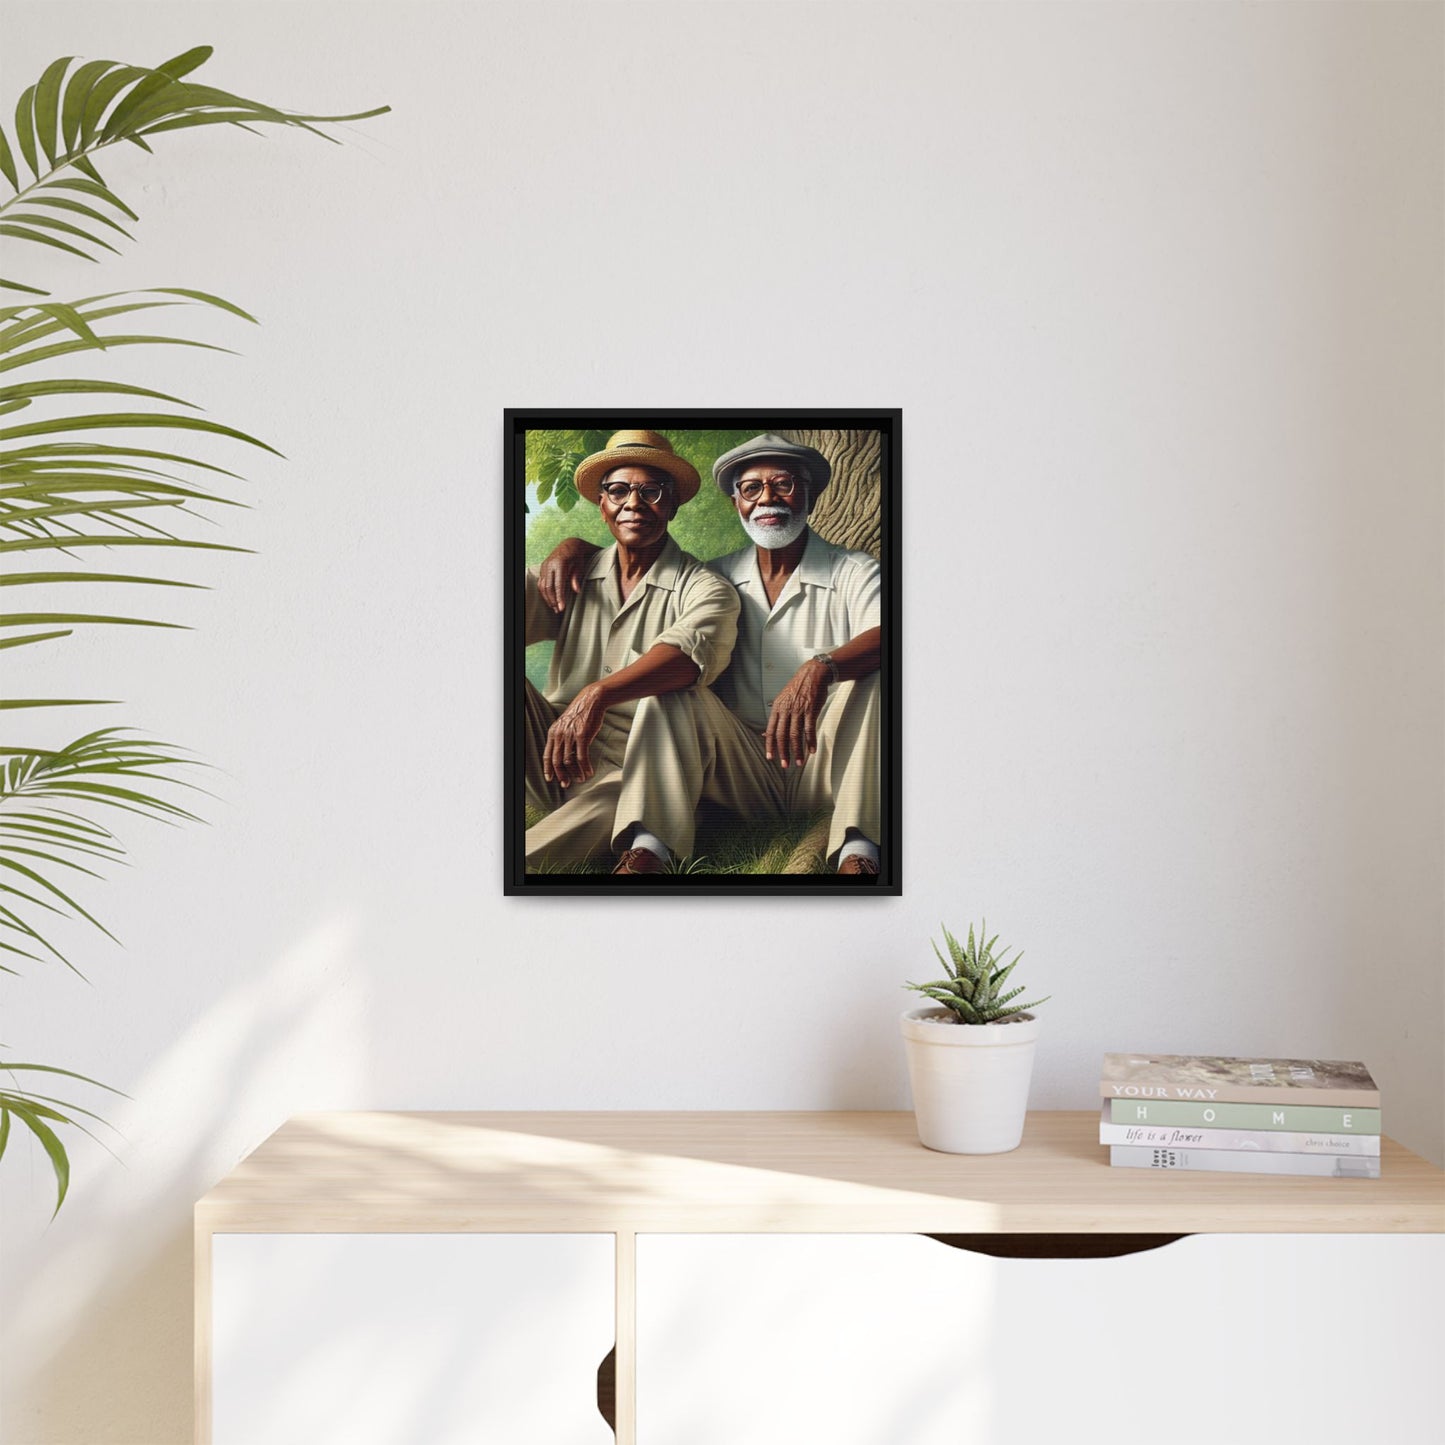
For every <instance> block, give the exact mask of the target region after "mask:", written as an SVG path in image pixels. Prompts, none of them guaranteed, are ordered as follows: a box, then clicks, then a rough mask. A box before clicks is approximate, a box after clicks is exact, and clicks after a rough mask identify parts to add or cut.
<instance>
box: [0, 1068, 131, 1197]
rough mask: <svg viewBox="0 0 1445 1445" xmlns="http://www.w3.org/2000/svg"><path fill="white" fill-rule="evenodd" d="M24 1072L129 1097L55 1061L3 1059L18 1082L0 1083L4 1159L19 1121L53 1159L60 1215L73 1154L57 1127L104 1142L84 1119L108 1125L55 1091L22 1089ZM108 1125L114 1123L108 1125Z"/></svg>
mask: <svg viewBox="0 0 1445 1445" xmlns="http://www.w3.org/2000/svg"><path fill="white" fill-rule="evenodd" d="M22 1073H24V1074H27V1075H28V1074H31V1073H40V1074H45V1075H48V1076H50V1077H53V1078H61V1079H72V1080H76V1081H78V1082H79V1083H82V1084H89V1085H90V1086H91V1087H92V1088H96V1089H104V1090H106V1092H107V1093H111V1094H117V1095H119V1096H120V1097H122V1098H124V1097H125V1096H124V1095H123V1094H121V1091H120V1090H119V1089H113V1088H111V1087H110V1085H109V1084H102V1083H100V1082H98V1081H97V1080H95V1079H91V1078H87V1077H86V1076H85V1075H84V1074H77V1073H76V1072H74V1070H72V1069H58V1068H55V1067H54V1066H53V1065H51V1064H32V1063H19V1062H16V1061H13V1060H3V1061H0V1075H9V1077H10V1079H11V1080H13V1081H14V1082H13V1083H12V1084H10V1085H9V1086H0V1159H3V1158H4V1157H5V1151H6V1149H7V1148H8V1147H9V1145H10V1142H11V1138H12V1133H13V1131H12V1128H11V1124H12V1121H13V1120H19V1122H20V1123H21V1124H22V1125H24V1127H25V1128H26V1129H27V1130H28V1131H29V1132H30V1133H31V1134H32V1135H33V1136H34V1137H35V1139H36V1141H37V1142H38V1143H39V1144H40V1147H41V1148H42V1149H43V1150H44V1151H45V1156H46V1158H47V1159H48V1160H49V1162H50V1168H51V1172H52V1173H53V1174H54V1175H55V1195H56V1198H55V1213H56V1214H59V1212H60V1206H61V1205H62V1204H64V1203H65V1196H66V1194H67V1192H68V1191H69V1189H70V1155H69V1153H68V1151H67V1150H66V1147H65V1144H64V1142H63V1141H62V1140H61V1138H60V1136H59V1134H58V1133H57V1132H56V1128H57V1126H58V1127H61V1128H72V1129H79V1130H80V1131H81V1133H83V1134H87V1135H89V1136H90V1138H92V1139H96V1140H97V1142H98V1143H101V1144H102V1145H103V1144H104V1141H103V1140H99V1139H97V1136H96V1135H95V1134H94V1133H93V1132H92V1131H91V1130H90V1128H89V1127H88V1126H87V1125H86V1124H84V1123H83V1122H82V1120H84V1119H89V1120H91V1121H93V1122H95V1123H98V1124H105V1120H104V1119H102V1118H101V1116H100V1115H99V1114H97V1113H95V1112H94V1111H93V1110H91V1109H85V1108H82V1107H81V1106H80V1105H79V1104H75V1103H72V1102H70V1101H68V1100H66V1099H61V1098H57V1097H55V1096H54V1095H51V1094H42V1093H39V1092H37V1091H36V1090H34V1089H26V1088H22V1087H21V1086H20V1083H19V1080H18V1079H17V1078H16V1076H17V1075H19V1074H22ZM106 1127H107V1128H109V1127H110V1126H109V1125H106ZM52 1217H53V1216H52Z"/></svg>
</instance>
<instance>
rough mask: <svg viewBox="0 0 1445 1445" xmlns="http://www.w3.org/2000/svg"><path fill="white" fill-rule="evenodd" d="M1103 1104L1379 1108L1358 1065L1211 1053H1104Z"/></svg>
mask: <svg viewBox="0 0 1445 1445" xmlns="http://www.w3.org/2000/svg"><path fill="white" fill-rule="evenodd" d="M1099 1093H1100V1094H1101V1095H1102V1096H1103V1097H1104V1098H1106V1099H1195V1100H1206V1101H1212V1102H1218V1103H1223V1102H1233V1103H1238V1104H1245V1103H1255V1104H1340V1105H1350V1106H1353V1107H1354V1108H1356V1109H1378V1108H1379V1107H1380V1091H1379V1089H1377V1088H1376V1087H1375V1081H1374V1079H1372V1078H1371V1077H1370V1071H1369V1070H1368V1069H1367V1068H1366V1067H1365V1066H1364V1065H1363V1064H1360V1063H1347V1062H1344V1061H1343V1060H1340V1059H1226V1058H1220V1057H1217V1056H1215V1055H1212V1054H1105V1055H1104V1071H1103V1076H1102V1078H1101V1079H1100V1081H1099Z"/></svg>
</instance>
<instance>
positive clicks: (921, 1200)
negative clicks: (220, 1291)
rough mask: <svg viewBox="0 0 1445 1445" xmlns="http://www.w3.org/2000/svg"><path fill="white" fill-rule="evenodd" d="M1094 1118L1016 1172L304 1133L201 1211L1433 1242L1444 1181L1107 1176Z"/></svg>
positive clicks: (722, 1137) (611, 1116) (491, 1123)
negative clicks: (1420, 1238)
mask: <svg viewBox="0 0 1445 1445" xmlns="http://www.w3.org/2000/svg"><path fill="white" fill-rule="evenodd" d="M1098 1126H1099V1116H1098V1114H1097V1112H1086V1111H1080V1112H1060V1113H1046V1112H1041V1113H1033V1114H1030V1115H1029V1119H1028V1125H1027V1128H1026V1129H1025V1132H1024V1139H1023V1143H1022V1145H1021V1146H1020V1147H1019V1148H1018V1149H1016V1150H1014V1151H1012V1152H1010V1153H1007V1154H993V1155H953V1154H938V1153H934V1152H932V1151H931V1150H928V1149H925V1148H923V1147H922V1146H921V1145H920V1144H919V1142H918V1137H917V1134H916V1133H915V1130H914V1124H913V1116H912V1115H911V1114H910V1113H902V1112H898V1113H792V1112H789V1113H710V1112H696V1113H611V1112H607V1113H603V1112H598V1113H475V1114H474V1113H335V1114H308V1115H300V1116H298V1117H296V1118H294V1119H292V1120H290V1121H289V1122H288V1123H287V1124H285V1125H284V1126H282V1128H280V1129H278V1130H277V1131H276V1133H274V1134H273V1135H272V1136H271V1137H270V1138H269V1139H267V1140H266V1141H265V1143H263V1144H262V1145H261V1146H260V1147H259V1148H258V1149H256V1150H255V1152H254V1153H252V1154H250V1155H249V1156H247V1157H246V1158H245V1159H243V1160H242V1161H241V1162H240V1163H239V1164H238V1165H237V1166H236V1168H235V1169H234V1170H233V1171H232V1172H231V1173H230V1174H229V1175H227V1176H226V1178H225V1179H224V1180H222V1181H221V1183H220V1184H218V1185H217V1186H216V1187H215V1188H214V1189H212V1190H211V1191H210V1192H209V1193H208V1194H206V1195H205V1197H204V1198H203V1199H201V1201H200V1202H199V1204H198V1205H197V1206H196V1227H197V1229H198V1231H206V1232H213V1233H214V1232H223V1233H224V1232H248V1231H297V1232H311V1231H337V1232H366V1231H376V1232H389V1231H483V1232H490V1231H504V1230H518V1231H529V1230H538V1231H556V1232H571V1231H579V1232H581V1231H594V1230H595V1231H617V1232H620V1233H626V1234H636V1233H645V1232H648V1231H657V1232H713V1231H740V1232H756V1231H780V1232H787V1231H797V1232H808V1231H819V1232H846V1231H866V1232H873V1231H889V1232H900V1233H928V1234H943V1233H981V1234H1028V1233H1053V1234H1099V1233H1105V1234H1147V1233H1236V1234H1240V1233H1292V1234H1298V1233H1424V1232H1428V1233H1438V1232H1442V1231H1445V1174H1442V1173H1441V1171H1440V1170H1438V1169H1436V1168H1435V1167H1434V1166H1433V1165H1431V1164H1429V1163H1427V1162H1426V1161H1425V1160H1423V1159H1421V1158H1420V1157H1419V1155H1417V1154H1413V1153H1411V1152H1410V1151H1409V1150H1407V1149H1405V1148H1404V1147H1402V1146H1401V1145H1399V1144H1397V1143H1395V1142H1394V1141H1393V1140H1391V1139H1385V1140H1384V1141H1383V1143H1382V1154H1381V1165H1382V1168H1381V1174H1382V1177H1381V1178H1379V1179H1319V1178H1299V1177H1292V1176H1279V1175H1264V1174H1224V1173H1190V1172H1183V1171H1180V1172H1173V1171H1163V1170H1160V1171H1152V1170H1133V1169H1114V1168H1111V1167H1110V1166H1109V1163H1108V1150H1107V1148H1106V1147H1105V1146H1103V1145H1101V1144H1100V1143H1099V1142H1098Z"/></svg>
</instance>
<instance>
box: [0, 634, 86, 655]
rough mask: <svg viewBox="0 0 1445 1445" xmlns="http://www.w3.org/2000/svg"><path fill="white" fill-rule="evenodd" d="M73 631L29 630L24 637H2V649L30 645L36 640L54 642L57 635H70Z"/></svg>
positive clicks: (0, 646)
mask: <svg viewBox="0 0 1445 1445" xmlns="http://www.w3.org/2000/svg"><path fill="white" fill-rule="evenodd" d="M70 636H72V633H71V632H70V631H69V630H68V629H67V630H66V631H64V632H28V633H26V634H25V635H24V636H23V637H3V638H0V651H3V650H4V649H5V648H8V647H29V646H30V645H32V644H33V643H36V642H52V641H54V640H55V639H56V638H57V637H70Z"/></svg>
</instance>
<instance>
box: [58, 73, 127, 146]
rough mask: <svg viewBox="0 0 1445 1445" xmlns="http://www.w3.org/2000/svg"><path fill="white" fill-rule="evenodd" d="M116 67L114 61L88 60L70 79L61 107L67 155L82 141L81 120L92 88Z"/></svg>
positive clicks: (63, 136) (62, 135) (61, 123)
mask: <svg viewBox="0 0 1445 1445" xmlns="http://www.w3.org/2000/svg"><path fill="white" fill-rule="evenodd" d="M114 65H115V61H113V60H87V61H86V62H85V64H84V65H82V66H80V67H79V68H78V69H77V70H76V71H75V72H74V73H73V74H72V75H71V77H70V80H69V81H68V82H67V83H66V86H65V99H64V100H63V101H62V102H61V107H60V128H61V139H62V141H63V142H64V145H65V149H66V151H67V153H69V152H73V151H74V150H75V147H76V143H77V142H78V141H79V139H80V118H81V116H82V115H83V114H84V112H85V101H86V98H87V97H88V96H89V95H90V91H91V87H92V86H94V84H95V82H96V81H97V80H99V79H100V77H101V76H102V75H104V74H105V73H106V71H107V70H110V69H111V68H112V67H113V66H114Z"/></svg>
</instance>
